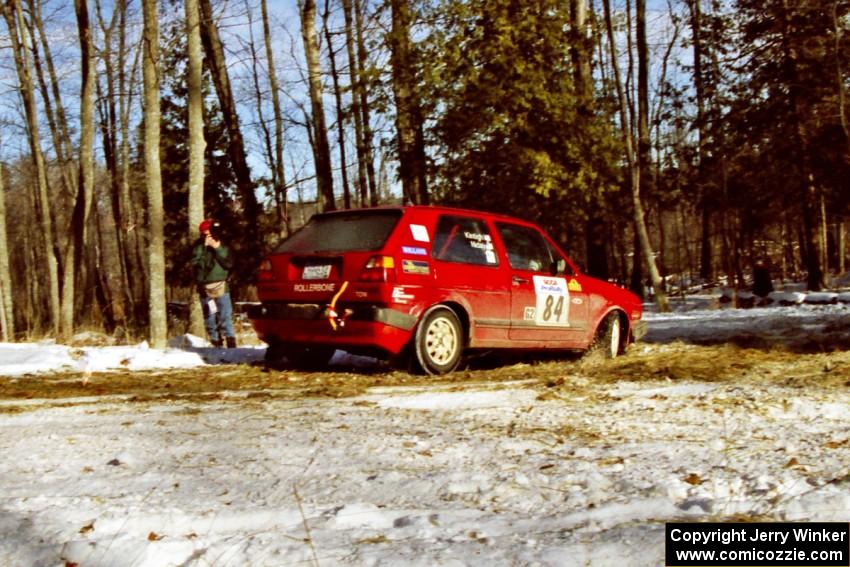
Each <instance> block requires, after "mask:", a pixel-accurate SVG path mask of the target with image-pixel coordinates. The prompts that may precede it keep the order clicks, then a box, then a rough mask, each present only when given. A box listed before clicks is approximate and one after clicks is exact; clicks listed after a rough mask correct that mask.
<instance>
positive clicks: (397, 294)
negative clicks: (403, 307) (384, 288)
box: [393, 287, 413, 303]
mask: <svg viewBox="0 0 850 567" xmlns="http://www.w3.org/2000/svg"><path fill="white" fill-rule="evenodd" d="M412 299H413V296H412V295H411V294H409V293H405V292H404V288H403V287H394V288H393V301H395V302H396V303H408V302H409V301H410V300H412Z"/></svg>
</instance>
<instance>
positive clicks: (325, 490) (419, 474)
mask: <svg viewBox="0 0 850 567" xmlns="http://www.w3.org/2000/svg"><path fill="white" fill-rule="evenodd" d="M678 307H680V308H681V307H682V306H681V305H679V306H678ZM692 307H693V305H692ZM696 307H697V308H695V309H689V310H684V309H683V310H680V311H677V312H676V313H674V314H657V313H648V314H647V320H648V321H649V323H650V333H649V336H648V337H647V340H648V341H650V342H670V341H673V340H681V339H685V340H694V341H695V342H704V341H707V340H708V339H709V338H710V337H711V336H717V337H721V338H722V337H724V336H726V337H734V336H737V335H740V333H742V332H744V333H751V334H752V335H765V336H769V337H774V338H776V339H777V340H789V339H791V338H793V336H795V335H794V333H796V335H807V334H809V333H812V334H821V333H834V334H835V335H836V336H839V335H840V334H841V333H846V332H847V328H848V327H850V324H848V322H850V308H848V306H846V305H843V304H835V305H824V306H808V305H802V306H799V307H770V308H763V309H761V308H759V309H750V310H735V309H704V308H702V307H705V306H704V305H698V306H696ZM846 344H850V343H845V345H846ZM638 348H640V347H638ZM152 351H153V349H148V348H146V347H145V346H144V345H142V346H139V347H99V348H95V347H87V348H82V349H80V348H76V349H73V348H67V347H62V346H59V345H50V344H44V345H0V364H2V367H0V374H3V375H12V374H16V375H22V374H24V373H36V372H42V373H43V372H47V371H49V370H50V369H54V370H59V369H75V370H77V371H85V370H86V368H89V369H92V368H98V369H100V368H107V367H110V368H112V367H117V368H136V369H143V368H163V367H165V368H168V367H172V366H173V367H186V366H187V365H189V366H190V365H192V364H195V365H201V364H208V363H209V362H213V363H215V362H227V361H231V362H237V361H251V360H258V359H259V358H261V356H262V349H259V348H244V349H235V350H234V351H225V350H221V349H207V348H204V347H203V346H199V345H197V344H196V345H194V346H193V345H188V346H184V347H183V349H180V348H171V349H168V350H165V351H157V352H152ZM216 357H219V358H216ZM230 357H232V358H230ZM205 361H206V362H205ZM20 367H26V370H20ZM15 368H18V371H15ZM10 369H11V370H10ZM18 379H24V380H29V379H33V380H35V379H38V378H37V376H36V377H26V378H18ZM152 379H153V378H152ZM564 381H565V385H564V386H562V387H560V388H558V389H548V388H546V387H545V386H543V385H541V384H539V383H538V382H536V381H508V382H503V383H488V384H472V383H466V384H451V385H431V386H417V387H392V388H374V389H372V390H370V391H369V392H367V393H366V394H365V395H362V396H360V397H357V398H347V399H338V400H329V399H300V400H296V401H283V400H276V399H263V398H252V397H250V396H248V395H243V396H242V397H241V398H240V397H239V396H235V395H234V396H230V397H229V398H227V399H223V400H217V401H212V402H209V401H208V402H203V403H201V402H197V401H191V400H186V401H181V400H179V399H178V400H169V401H150V402H134V403H126V402H123V401H122V400H121V399H116V398H114V397H111V398H108V399H97V398H91V399H86V400H80V399H76V400H69V401H68V403H53V404H50V405H48V404H44V403H41V402H40V401H38V400H26V401H25V402H22V401H17V400H13V401H3V402H0V454H2V455H3V458H2V459H0V495H2V496H0V534H2V537H0V564H2V565H10V566H16V565H21V566H30V565H44V566H53V565H63V564H74V563H75V564H78V565H80V566H87V565H93V566H143V565H144V566H164V565H175V566H176V565H187V566H196V565H197V566H207V565H215V566H227V565H234V566H236V565H239V566H243V565H271V566H278V565H280V566H290V565H293V566H297V565H310V566H314V565H321V566H329V565H330V566H333V565H341V566H359V565H366V566H368V565H414V566H416V565H422V566H432V565H445V566H455V565H457V566H461V565H469V566H479V565H480V566H487V567H489V566H491V565H552V566H555V565H559V566H560V565H593V566H597V565H603V566H604V565H616V566H620V565H661V564H663V550H664V544H663V533H664V522H665V521H669V520H674V519H708V518H711V519H716V518H719V519H724V518H730V517H741V516H743V517H758V518H768V519H776V520H802V521H806V520H812V521H814V520H817V521H848V510H850V422H848V419H847V411H846V408H847V407H848V404H850V391H848V390H847V389H836V388H825V387H824V388H819V387H818V386H817V385H816V384H815V385H812V386H810V387H807V388H800V387H799V386H791V385H789V386H780V385H777V383H776V382H775V381H774V382H770V383H767V382H766V383H764V384H759V383H758V382H757V381H752V380H750V381H742V382H741V383H735V382H717V383H707V382H688V381H676V382H671V381H667V380H649V381H636V382H613V383H603V382H599V381H593V380H590V379H588V378H584V377H582V376H581V375H580V373H577V371H576V370H575V368H574V366H573V365H571V364H570V363H568V362H565V363H564ZM54 402H55V400H54ZM86 402H87V403H86ZM24 404H26V405H24ZM13 410H14V411H13Z"/></svg>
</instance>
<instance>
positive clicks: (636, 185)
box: [603, 0, 670, 313]
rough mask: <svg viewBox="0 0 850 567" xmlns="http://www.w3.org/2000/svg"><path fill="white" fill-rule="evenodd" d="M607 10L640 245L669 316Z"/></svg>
mask: <svg viewBox="0 0 850 567" xmlns="http://www.w3.org/2000/svg"><path fill="white" fill-rule="evenodd" d="M603 5H604V8H605V27H606V28H607V31H608V42H609V43H610V47H611V70H612V74H613V76H614V84H615V86H616V89H617V99H618V101H619V107H620V121H621V123H622V127H621V131H622V137H623V144H624V146H625V150H626V160H627V162H628V169H629V179H630V183H631V188H632V204H633V206H634V215H635V229H636V230H637V232H638V237H639V239H640V245H641V248H642V251H643V255H644V260H645V262H646V267H647V268H648V269H649V274H650V277H651V278H652V286H653V287H654V288H655V301H656V303H657V304H658V310H659V311H660V312H663V313H666V312H667V311H669V310H670V307H669V305H668V303H667V294H666V293H665V292H664V286H663V282H662V280H661V275H660V274H659V272H658V268H657V267H656V265H655V256H654V253H653V250H652V244H651V243H650V241H649V232H648V231H647V229H646V221H645V216H644V212H643V204H642V203H641V199H640V162H639V161H638V160H636V159H635V154H634V149H633V144H632V136H631V126H630V125H629V119H628V106H627V103H626V95H625V92H624V91H623V83H622V82H621V81H620V69H619V64H618V63H617V46H616V43H615V42H614V27H613V24H612V23H611V7H610V1H609V0H603Z"/></svg>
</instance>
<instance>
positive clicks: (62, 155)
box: [28, 0, 77, 199]
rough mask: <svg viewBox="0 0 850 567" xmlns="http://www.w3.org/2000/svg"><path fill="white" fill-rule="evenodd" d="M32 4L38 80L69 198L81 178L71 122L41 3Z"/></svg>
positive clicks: (32, 0)
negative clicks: (40, 49) (62, 95)
mask: <svg viewBox="0 0 850 567" xmlns="http://www.w3.org/2000/svg"><path fill="white" fill-rule="evenodd" d="M28 3H29V11H30V18H29V36H30V38H31V40H32V56H33V57H32V60H33V68H34V70H35V75H36V78H37V79H38V84H39V89H40V90H41V98H42V101H43V102H44V114H45V116H46V117H47V125H48V127H49V129H50V134H51V137H52V139H53V148H54V151H55V152H56V158H57V160H58V162H59V166H60V172H61V178H62V188H63V190H64V194H65V195H66V196H67V197H68V199H71V198H73V196H74V195H76V193H77V183H76V181H77V180H76V178H75V173H76V172H75V167H74V160H73V153H74V149H73V147H72V142H71V138H70V134H69V133H68V124H67V123H66V122H65V120H66V119H65V109H64V105H63V104H62V98H61V94H60V91H59V81H58V80H57V77H56V70H55V68H54V66H53V56H52V54H51V51H50V44H49V43H48V41H47V37H46V36H45V33H44V23H43V22H42V20H41V3H40V2H36V0H29V2H28ZM36 36H38V38H39V39H40V43H41V48H42V51H43V52H44V59H45V61H46V63H47V69H48V73H49V75H50V85H51V89H50V90H48V85H47V81H46V79H45V77H44V69H43V67H42V64H41V57H40V55H39V50H38V48H37V43H36ZM51 92H52V93H53V99H51V94H50V93H51ZM54 104H55V105H56V111H55V112H54V109H53V106H54Z"/></svg>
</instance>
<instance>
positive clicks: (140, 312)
mask: <svg viewBox="0 0 850 567" xmlns="http://www.w3.org/2000/svg"><path fill="white" fill-rule="evenodd" d="M118 6H120V7H121V12H120V19H119V25H118V61H119V64H118V93H119V95H118V115H119V121H120V129H121V145H120V148H119V153H120V159H119V162H120V166H119V183H118V187H119V191H120V193H119V195H120V198H119V199H118V204H119V209H120V214H121V218H120V219H119V221H118V231H119V234H120V242H121V243H122V249H123V254H122V256H121V257H122V260H123V265H122V269H123V275H124V278H125V286H124V289H125V290H126V296H125V297H126V299H127V302H128V304H129V305H130V309H131V313H132V314H133V318H134V319H135V320H136V321H141V320H144V319H145V318H147V315H148V314H147V312H146V307H147V298H146V290H147V289H148V272H147V270H146V269H145V267H144V259H143V252H142V245H141V244H142V238H141V235H140V234H139V232H140V231H139V229H138V223H139V220H138V216H137V209H138V207H140V206H141V204H140V203H138V204H137V203H134V201H133V196H132V194H131V193H130V114H131V111H132V108H133V92H134V91H135V87H136V83H137V81H138V75H139V73H138V71H139V65H140V59H141V55H142V46H141V45H139V46H138V47H137V48H136V49H135V53H134V55H133V64H132V66H131V68H130V73H129V76H128V75H127V73H126V71H125V63H126V60H127V58H128V57H127V55H128V52H127V26H126V19H127V10H126V4H125V2H124V0H118Z"/></svg>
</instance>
